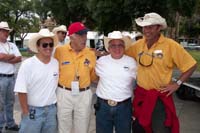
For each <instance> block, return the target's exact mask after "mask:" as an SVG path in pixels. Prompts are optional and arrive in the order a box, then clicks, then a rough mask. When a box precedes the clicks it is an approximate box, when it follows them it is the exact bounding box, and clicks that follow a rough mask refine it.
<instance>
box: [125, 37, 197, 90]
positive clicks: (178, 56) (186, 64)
mask: <svg viewBox="0 0 200 133" xmlns="http://www.w3.org/2000/svg"><path fill="white" fill-rule="evenodd" d="M126 54H127V55H129V56H131V57H133V58H135V59H136V60H137V64H138V72H137V84H138V85H139V86H141V87H143V88H145V89H146V90H150V89H159V88H160V87H161V86H165V85H167V84H168V83H169V82H171V79H172V72H173V69H174V68H175V67H177V68H178V69H179V70H180V71H181V72H186V71H187V70H188V69H190V68H191V67H192V66H193V65H195V64H196V61H195V60H194V59H193V57H192V56H191V55H190V54H189V53H188V52H187V51H186V50H185V49H184V48H183V47H182V46H181V45H180V44H178V43H177V42H175V41H174V40H172V39H169V38H166V37H164V36H163V35H161V36H160V38H159V40H158V41H157V42H156V43H155V44H153V46H152V47H151V48H150V49H148V48H147V44H146V42H145V38H143V39H140V40H139V41H137V42H136V43H135V44H133V45H132V46H131V47H130V48H129V49H128V50H127V51H126Z"/></svg>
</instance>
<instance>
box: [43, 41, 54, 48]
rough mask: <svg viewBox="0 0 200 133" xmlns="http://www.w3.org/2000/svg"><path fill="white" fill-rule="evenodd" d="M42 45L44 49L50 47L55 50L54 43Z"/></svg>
mask: <svg viewBox="0 0 200 133" xmlns="http://www.w3.org/2000/svg"><path fill="white" fill-rule="evenodd" d="M41 45H42V47H43V48H47V47H48V46H49V47H50V48H53V46H54V44H53V42H50V43H42V44H41Z"/></svg>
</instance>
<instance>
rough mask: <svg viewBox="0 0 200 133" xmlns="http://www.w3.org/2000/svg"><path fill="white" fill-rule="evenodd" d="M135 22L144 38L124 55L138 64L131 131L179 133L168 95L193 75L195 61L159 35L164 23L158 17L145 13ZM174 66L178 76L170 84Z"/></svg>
mask: <svg viewBox="0 0 200 133" xmlns="http://www.w3.org/2000/svg"><path fill="white" fill-rule="evenodd" d="M135 21H136V24H137V25H139V26H141V27H142V28H143V35H144V37H143V38H142V39H140V40H138V41H137V42H136V43H135V44H134V45H132V46H131V47H130V48H129V49H128V50H127V54H128V55H130V56H132V57H133V58H135V59H136V60H137V62H138V74H137V87H136V89H135V90H134V99H133V109H134V112H133V117H135V118H136V119H135V123H134V124H133V131H134V132H136V133H137V132H138V133H143V132H146V133H151V132H152V131H153V132H154V133H158V132H159V133H160V132H163V133H164V132H171V133H179V121H178V118H177V115H176V110H175V106H174V102H173V97H172V94H173V92H175V91H176V90H177V89H178V88H179V87H180V85H181V84H182V83H183V82H184V81H185V80H187V79H188V78H189V76H190V75H191V74H192V73H193V72H194V70H195V69H196V61H195V60H194V59H193V58H192V56H191V55H189V53H188V52H187V51H186V50H184V48H183V47H182V46H181V45H180V44H178V43H177V42H175V41H174V40H172V39H169V38H167V37H164V35H163V34H161V33H160V31H161V30H164V29H166V28H167V24H166V21H165V19H164V18H163V17H161V16H160V15H159V14H157V13H147V14H145V16H144V17H142V18H138V19H136V20H135ZM175 67H177V68H178V69H179V70H180V71H181V73H182V74H181V75H180V77H179V78H178V80H177V81H176V82H173V81H172V71H173V69H174V68H175ZM164 115H165V116H164ZM164 117H165V118H164ZM151 118H152V119H151ZM160 120H161V121H160ZM158 121H159V122H158ZM151 125H152V127H151Z"/></svg>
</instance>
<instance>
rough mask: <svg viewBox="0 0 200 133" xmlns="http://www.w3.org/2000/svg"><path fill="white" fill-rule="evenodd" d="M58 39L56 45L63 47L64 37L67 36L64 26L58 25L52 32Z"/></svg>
mask: <svg viewBox="0 0 200 133" xmlns="http://www.w3.org/2000/svg"><path fill="white" fill-rule="evenodd" d="M52 32H53V33H54V34H55V35H56V36H57V38H58V45H64V44H65V43H66V42H65V37H66V35H67V28H66V26H65V25H60V26H58V27H55V28H54V29H53V31H52Z"/></svg>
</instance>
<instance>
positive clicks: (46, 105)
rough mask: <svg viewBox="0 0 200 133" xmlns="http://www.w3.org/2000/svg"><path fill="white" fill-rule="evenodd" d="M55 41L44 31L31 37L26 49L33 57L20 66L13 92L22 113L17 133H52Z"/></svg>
mask: <svg viewBox="0 0 200 133" xmlns="http://www.w3.org/2000/svg"><path fill="white" fill-rule="evenodd" d="M56 45H57V38H56V37H55V35H54V34H53V33H51V32H50V31H49V30H48V29H41V30H40V31H39V33H37V34H35V35H33V36H32V37H31V38H30V40H29V43H28V47H29V48H30V50H31V51H33V52H35V53H36V55H34V56H33V57H31V58H29V59H26V60H25V61H24V62H23V63H22V65H21V66H20V69H19V72H18V76H17V80H16V84H15V89H14V91H15V92H17V93H18V97H19V102H20V105H21V110H22V120H21V124H20V125H21V127H20V130H19V133H56V132H57V117H56V113H57V108H56V105H55V104H56V102H57V99H56V88H57V85H58V77H59V73H58V62H57V60H56V59H54V58H53V57H52V56H51V54H52V51H53V47H55V46H56Z"/></svg>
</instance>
